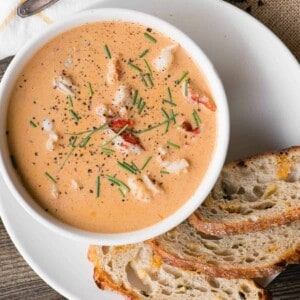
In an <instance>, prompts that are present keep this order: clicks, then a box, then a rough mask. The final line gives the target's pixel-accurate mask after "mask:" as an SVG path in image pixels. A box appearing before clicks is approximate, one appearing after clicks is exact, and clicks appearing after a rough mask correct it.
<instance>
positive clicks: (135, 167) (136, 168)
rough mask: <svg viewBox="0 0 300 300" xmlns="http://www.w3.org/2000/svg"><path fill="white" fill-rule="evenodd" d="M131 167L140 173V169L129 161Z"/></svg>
mask: <svg viewBox="0 0 300 300" xmlns="http://www.w3.org/2000/svg"><path fill="white" fill-rule="evenodd" d="M131 165H132V167H133V168H134V169H135V170H136V171H137V172H138V173H141V171H140V169H139V168H138V167H137V165H136V164H135V163H134V162H133V161H131Z"/></svg>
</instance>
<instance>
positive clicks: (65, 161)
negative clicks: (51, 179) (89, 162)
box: [59, 146, 75, 171]
mask: <svg viewBox="0 0 300 300" xmlns="http://www.w3.org/2000/svg"><path fill="white" fill-rule="evenodd" d="M74 151H75V146H74V147H72V148H71V149H70V151H69V153H68V154H67V156H66V158H65V159H64V161H63V163H62V164H61V166H60V167H59V171H60V170H62V168H63V167H64V166H65V164H66V163H67V161H68V159H69V158H70V156H71V155H72V154H73V152H74Z"/></svg>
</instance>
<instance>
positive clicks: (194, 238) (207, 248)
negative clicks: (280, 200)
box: [152, 221, 300, 278]
mask: <svg viewBox="0 0 300 300" xmlns="http://www.w3.org/2000/svg"><path fill="white" fill-rule="evenodd" d="M152 247H153V249H154V252H155V253H156V254H158V255H160V256H162V258H163V260H164V261H165V262H166V263H169V264H171V265H173V266H176V267H181V268H185V269H188V270H193V271H198V272H201V273H205V274H207V275H210V276H216V277H224V278H255V277H265V276H269V275H272V274H276V273H278V272H280V271H282V270H283V268H284V267H285V265H286V264H287V263H297V262H299V259H300V222H297V223H293V224H291V225H289V226H286V225H283V226H280V227H274V228H270V229H268V230H265V231H262V232H251V233H243V234H238V235H229V236H223V237H216V236H208V235H205V234H203V233H201V232H199V231H198V230H197V229H195V228H194V227H193V226H191V225H190V224H189V222H187V221H185V222H184V223H182V224H180V225H178V226H177V227H176V228H174V229H173V230H171V231H169V232H167V233H165V234H163V235H161V236H159V237H157V238H155V239H154V240H153V241H152Z"/></svg>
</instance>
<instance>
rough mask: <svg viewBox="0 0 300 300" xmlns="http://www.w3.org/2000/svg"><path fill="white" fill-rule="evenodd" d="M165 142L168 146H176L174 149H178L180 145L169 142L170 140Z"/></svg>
mask: <svg viewBox="0 0 300 300" xmlns="http://www.w3.org/2000/svg"><path fill="white" fill-rule="evenodd" d="M167 144H168V146H170V147H173V148H176V149H180V146H179V145H177V144H174V143H172V142H170V141H167Z"/></svg>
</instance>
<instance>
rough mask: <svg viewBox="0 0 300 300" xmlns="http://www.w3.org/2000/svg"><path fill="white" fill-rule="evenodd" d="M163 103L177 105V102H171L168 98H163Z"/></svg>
mask: <svg viewBox="0 0 300 300" xmlns="http://www.w3.org/2000/svg"><path fill="white" fill-rule="evenodd" d="M163 103H168V104H170V105H171V106H176V103H174V102H171V101H169V100H167V99H163Z"/></svg>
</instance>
